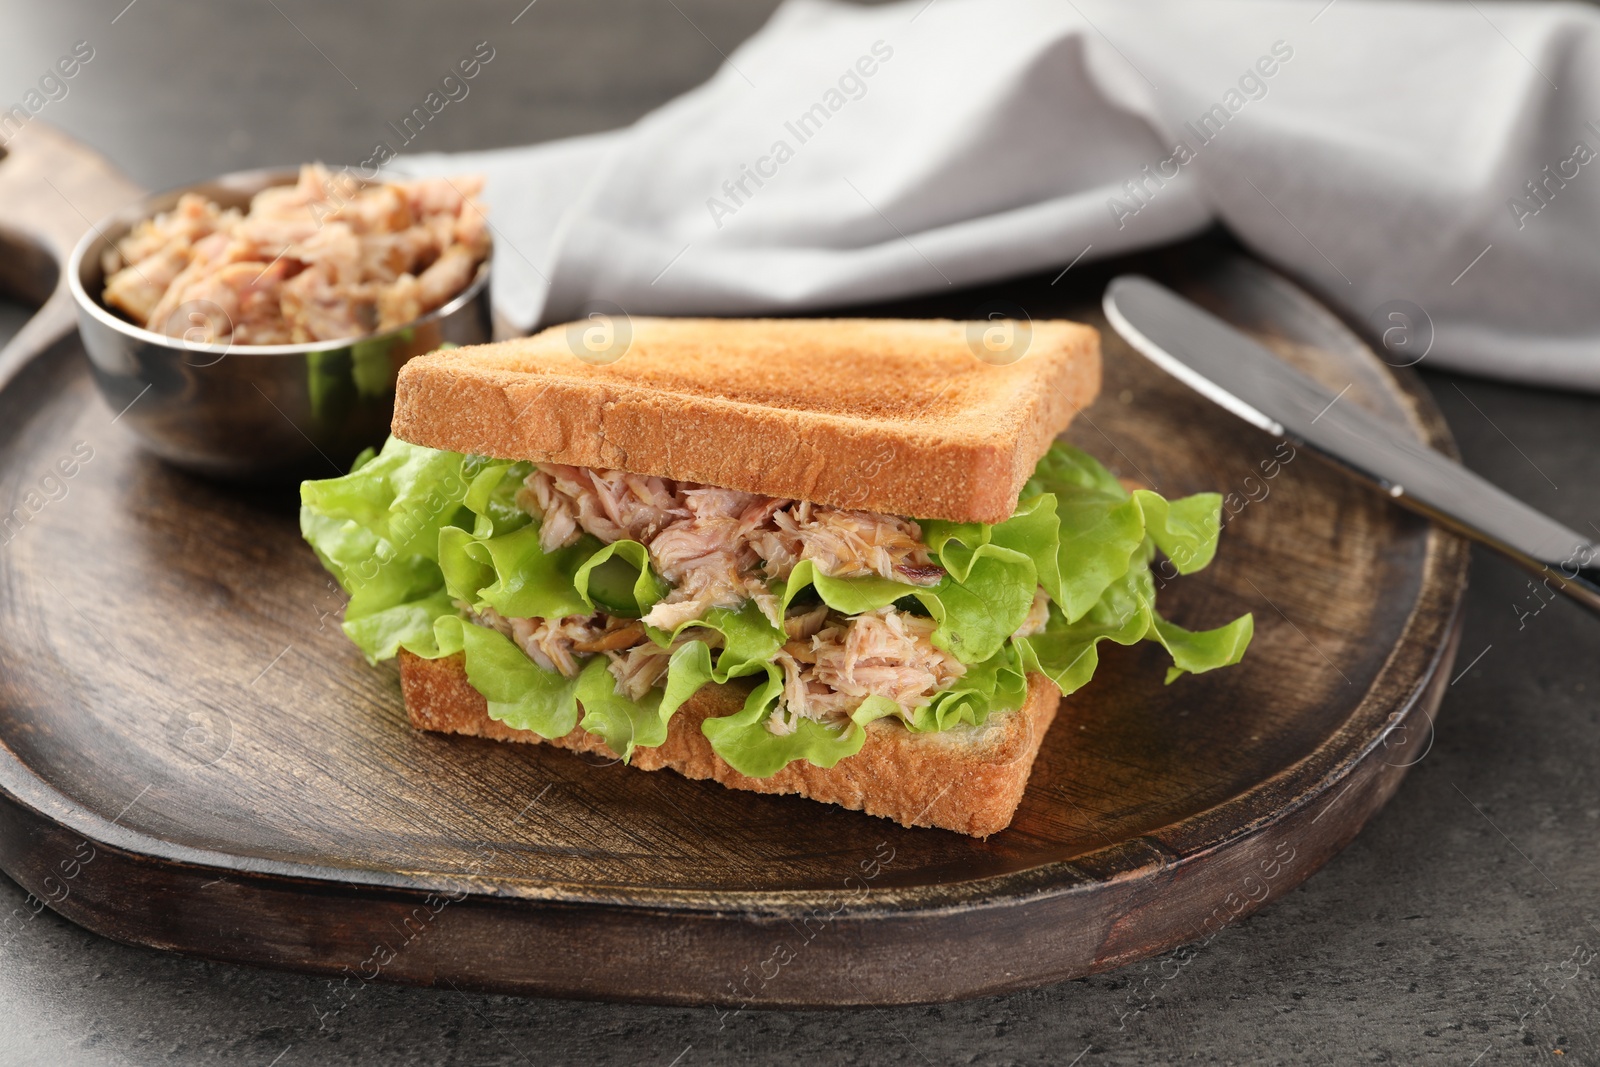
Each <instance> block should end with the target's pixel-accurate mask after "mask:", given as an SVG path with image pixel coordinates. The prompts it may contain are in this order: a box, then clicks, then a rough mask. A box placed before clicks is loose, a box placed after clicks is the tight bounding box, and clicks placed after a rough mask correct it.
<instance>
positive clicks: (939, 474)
mask: <svg viewBox="0 0 1600 1067" xmlns="http://www.w3.org/2000/svg"><path fill="white" fill-rule="evenodd" d="M608 328H609V330H610V332H609V333H607V329H608ZM1008 330H1010V331H1012V332H1011V333H1010V335H1009V336H1010V337H1011V342H1010V346H1009V347H1007V341H1006V338H1007V336H1008V335H1007V331H1008ZM608 338H609V341H608ZM991 346H993V347H991ZM580 355H581V356H582V357H585V358H580ZM613 357H615V359H614V361H611V362H601V360H612V359H613ZM1099 389H1100V339H1099V334H1097V333H1096V332H1095V331H1094V330H1093V329H1092V328H1090V327H1088V326H1083V325H1080V324H1078V323H1073V322H1064V321H1040V322H1034V323H1031V324H1029V323H1006V322H988V321H980V322H952V321H949V320H920V319H917V320H898V319H655V318H635V319H627V318H626V317H618V318H617V319H615V320H613V321H611V322H609V323H605V324H597V323H590V322H579V323H571V324H568V325H567V326H556V327H552V328H550V329H548V330H545V331H544V332H542V333H540V334H538V335H536V336H534V337H529V338H524V339H521V340H516V341H506V342H503V343H501V344H493V345H479V346H476V347H473V348H459V349H454V350H450V351H445V352H436V353H434V354H432V355H429V356H423V357H421V358H418V359H414V360H412V361H411V362H409V363H407V364H406V365H405V367H404V368H403V369H402V370H401V371H400V381H399V386H398V391H397V393H396V397H395V411H394V423H393V430H394V433H395V435H396V436H397V437H400V438H401V439H403V440H406V441H410V442H412V443H413V444H420V445H426V446H429V447H431V448H439V449H446V450H449V451H454V452H470V453H477V454H479V455H489V456H497V457H500V458H504V459H525V460H534V461H537V462H541V463H544V462H553V463H570V464H574V465H576V466H583V467H600V468H606V469H612V470H625V471H630V472H632V473H635V474H647V475H658V476H661V477H667V478H675V479H679V480H683V481H691V482H700V483H703V484H707V485H716V486H722V487H724V488H728V489H740V490H743V491H745V492H752V493H762V494H765V495H768V496H775V497H784V498H790V499H797V500H810V501H813V502H816V503H821V504H831V505H835V506H838V507H848V508H856V509H861V510H865V511H876V512H882V513H886V514H893V515H906V516H910V517H912V518H924V519H951V520H954V521H957V522H988V523H994V522H1001V521H1003V520H1005V519H1006V518H1007V517H1009V516H1010V515H1011V513H1012V510H1013V509H1014V508H1015V507H1016V503H1017V495H1018V493H1019V492H1020V491H1021V489H1022V485H1023V483H1024V482H1025V481H1027V479H1028V476H1029V475H1030V474H1031V473H1032V472H1033V468H1034V465H1035V464H1036V463H1037V462H1038V461H1039V457H1040V456H1042V455H1043V454H1044V452H1045V450H1046V449H1047V448H1049V446H1050V442H1051V440H1052V439H1053V438H1054V437H1055V436H1056V435H1057V434H1058V433H1060V432H1061V431H1062V430H1064V429H1066V427H1067V424H1068V423H1069V422H1070V421H1071V420H1072V417H1073V416H1074V415H1075V414H1076V413H1077V412H1078V410H1079V409H1080V408H1082V407H1084V406H1085V405H1087V404H1088V403H1089V402H1090V401H1092V400H1093V399H1094V397H1095V394H1096V393H1097V392H1098V391H1099Z"/></svg>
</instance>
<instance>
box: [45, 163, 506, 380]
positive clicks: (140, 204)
mask: <svg viewBox="0 0 1600 1067" xmlns="http://www.w3.org/2000/svg"><path fill="white" fill-rule="evenodd" d="M299 172H300V169H299V168H298V167H258V168H255V169H253V170H236V171H230V172H228V173H226V174H219V175H217V176H216V177H214V178H208V179H206V180H205V181H199V182H190V183H189V184H187V185H175V186H173V187H171V188H169V189H163V190H161V191H160V192H155V193H149V194H147V195H145V196H142V197H140V198H139V199H138V200H135V201H134V202H132V203H131V204H126V205H124V206H123V207H120V208H118V209H117V210H116V211H113V212H111V213H110V214H109V215H107V216H105V217H104V218H102V219H101V220H100V221H99V222H97V223H95V224H94V225H92V226H90V227H89V229H88V230H86V231H84V234H83V236H82V237H80V238H79V239H78V243H77V245H76V246H75V247H74V248H73V249H72V255H71V257H70V258H69V259H68V260H67V287H68V288H69V289H70V290H71V291H72V299H73V301H74V303H76V304H77V305H78V310H79V311H85V312H87V313H88V314H89V315H91V316H92V317H93V318H94V319H96V320H97V321H98V322H100V323H101V324H102V325H105V326H109V327H111V328H112V329H113V330H116V331H117V332H118V333H121V334H123V335H124V336H127V337H131V338H133V339H134V340H137V341H142V342H143V343H145V344H148V345H159V346H161V347H163V348H169V349H173V350H179V349H182V350H184V351H188V349H189V346H187V345H186V344H185V343H184V342H183V340H182V339H181V338H177V337H170V336H168V335H167V334H164V333H156V332H155V331H153V330H147V329H145V328H144V327H142V326H135V325H134V324H133V323H131V322H129V321H128V320H127V319H124V318H122V317H121V316H120V315H116V314H114V313H112V312H111V311H110V310H108V309H107V308H106V307H105V305H103V304H102V303H101V302H100V301H99V300H98V299H96V298H95V297H92V296H90V295H89V292H88V290H86V289H84V287H83V279H82V276H81V271H82V267H83V260H84V257H85V256H87V255H88V253H89V247H90V246H91V245H92V244H94V243H95V242H96V241H97V240H108V239H107V238H106V237H105V231H106V229H107V228H108V227H111V226H115V225H118V224H120V223H122V222H124V221H126V220H128V219H129V218H130V217H131V218H132V221H131V222H129V223H128V225H129V228H130V229H131V228H132V227H133V226H135V225H137V224H138V223H139V222H141V221H143V220H144V219H148V218H153V217H154V215H155V209H154V208H153V207H152V206H151V205H154V204H155V203H158V202H159V201H161V200H164V199H167V198H169V197H174V196H182V195H183V194H184V193H188V192H195V191H197V190H199V189H201V188H204V187H206V186H214V185H217V184H219V183H224V182H238V183H240V184H244V183H247V182H254V181H259V180H265V179H274V178H278V177H283V176H287V177H288V178H289V179H291V180H292V179H293V178H294V177H295V176H296V175H298V174H299ZM271 184H274V183H272V182H270V181H269V183H268V186H263V188H267V187H270V185H271ZM276 184H283V185H287V184H289V183H288V182H287V181H285V182H279V183H276ZM493 255H494V245H493V238H492V237H491V238H490V252H489V255H488V256H486V257H484V260H483V262H482V263H481V264H479V266H478V273H477V274H476V276H474V277H473V279H472V282H471V284H469V285H468V286H467V287H466V288H465V289H463V290H461V292H459V293H457V294H456V295H455V296H453V297H451V298H450V300H449V302H448V303H445V304H442V305H441V306H439V307H436V308H434V309H433V310H432V311H430V312H428V313H427V314H426V315H423V316H421V317H419V318H415V319H412V320H411V321H409V322H405V323H402V324H401V325H399V326H395V327H392V328H390V329H387V330H379V331H377V332H375V333H367V334H361V335H359V336H357V337H342V338H336V339H334V340H331V341H305V342H302V343H300V344H292V345H245V344H237V345H236V344H233V343H232V342H228V347H227V351H228V354H229V355H233V356H300V355H305V354H307V353H309V352H330V351H336V350H338V349H341V348H349V347H351V346H352V345H358V344H366V343H368V342H370V341H375V340H378V339H380V338H384V337H391V336H393V335H395V334H397V333H400V332H401V331H403V330H410V329H413V328H415V327H417V326H420V325H422V324H424V323H429V322H433V321H435V320H437V319H443V318H447V317H448V316H450V315H453V314H455V313H456V312H457V311H459V310H461V309H462V308H463V307H465V306H466V305H467V304H469V303H471V302H472V301H473V300H474V299H476V298H477V296H478V295H479V294H480V293H481V292H482V291H483V289H484V287H485V286H486V285H488V284H489V268H490V264H491V262H492V261H493Z"/></svg>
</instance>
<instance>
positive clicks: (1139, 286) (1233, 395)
mask: <svg viewBox="0 0 1600 1067" xmlns="http://www.w3.org/2000/svg"><path fill="white" fill-rule="evenodd" d="M1103 305H1104V308H1105V313H1106V318H1107V319H1109V320H1110V322H1111V325H1112V326H1113V327H1114V328H1115V329H1116V331H1117V332H1118V333H1119V334H1121V335H1122V337H1123V338H1124V339H1125V340H1126V341H1127V342H1128V343H1129V344H1130V345H1132V346H1133V347H1134V348H1135V349H1137V350H1138V351H1139V353H1140V354H1142V355H1143V356H1145V357H1146V358H1147V359H1149V360H1150V361H1151V362H1152V363H1154V364H1155V365H1156V366H1158V367H1160V368H1161V369H1162V370H1164V371H1166V372H1167V373H1168V374H1171V375H1172V376H1173V377H1175V378H1177V379H1178V380H1179V381H1181V382H1183V383H1184V384H1185V385H1188V386H1189V387H1190V388H1192V389H1194V390H1195V391H1196V392H1198V393H1200V394H1201V395H1202V396H1205V397H1206V398H1208V399H1210V400H1212V401H1214V402H1216V403H1217V404H1219V405H1221V406H1222V407H1224V408H1226V409H1227V410H1229V411H1231V412H1233V413H1234V414H1235V415H1237V416H1239V417H1240V418H1242V419H1244V420H1245V421H1246V422H1249V423H1251V424H1252V425H1254V426H1257V427H1259V428H1261V429H1263V430H1265V431H1266V432H1268V433H1270V434H1273V435H1274V436H1279V437H1285V438H1288V439H1289V440H1291V441H1293V442H1295V443H1296V444H1300V445H1304V446H1306V447H1307V448H1309V449H1310V450H1312V451H1313V452H1316V453H1319V454H1321V455H1322V456H1324V457H1326V458H1328V459H1331V460H1333V461H1334V462H1335V463H1336V464H1337V465H1339V466H1341V467H1343V468H1345V469H1346V470H1347V471H1350V472H1351V473H1354V474H1355V475H1357V476H1358V477H1360V478H1362V479H1363V480H1365V481H1367V482H1369V483H1371V484H1372V485H1373V486H1375V487H1376V488H1378V489H1379V490H1381V491H1383V492H1384V493H1386V494H1387V495H1388V496H1390V497H1391V498H1393V499H1394V501H1395V502H1396V503H1398V504H1401V505H1403V506H1405V507H1408V508H1410V509H1412V510H1413V511H1417V512H1420V513H1422V514H1424V515H1426V516H1428V517H1429V518H1431V519H1433V520H1435V521H1437V522H1439V523H1441V524H1443V525H1445V526H1448V527H1450V528H1451V529H1454V530H1456V531H1457V532H1459V533H1462V534H1464V535H1466V536H1467V537H1470V538H1472V539H1474V540H1476V541H1479V542H1481V543H1483V544H1485V545H1487V546H1489V547H1491V548H1494V549H1496V550H1498V551H1499V552H1501V553H1503V554H1505V555H1506V556H1508V557H1509V558H1511V559H1512V560H1513V561H1515V562H1517V563H1518V564H1520V565H1522V566H1523V567H1525V568H1527V569H1528V570H1529V571H1531V572H1533V573H1534V574H1536V575H1538V576H1540V577H1542V578H1544V579H1545V581H1546V583H1547V584H1548V585H1549V586H1550V587H1551V588H1552V589H1557V590H1560V591H1561V592H1564V593H1566V594H1567V595H1569V596H1571V597H1573V598H1574V599H1576V600H1578V601H1579V602H1580V603H1582V604H1584V605H1585V606H1586V607H1588V608H1590V609H1591V610H1593V611H1596V612H1600V569H1597V568H1595V567H1594V566H1593V564H1595V563H1596V561H1597V559H1600V546H1597V545H1596V544H1595V543H1594V542H1593V541H1591V540H1590V539H1588V538H1586V537H1583V536H1582V535H1580V534H1578V533H1576V532H1574V531H1573V530H1571V529H1569V528H1567V527H1566V526H1564V525H1562V524H1561V523H1559V522H1557V521H1555V520H1554V519H1552V518H1550V517H1549V516H1547V515H1545V514H1543V513H1541V512H1539V511H1538V510H1536V509H1534V508H1532V507H1530V506H1529V505H1527V504H1525V503H1523V502H1522V501H1520V500H1518V499H1517V498H1516V497H1514V496H1512V495H1510V494H1509V493H1506V492H1504V491H1503V490H1501V489H1499V488H1498V487H1496V486H1494V485H1492V484H1490V483H1489V482H1487V481H1485V480H1484V479H1483V478H1481V477H1479V476H1478V475H1476V474H1474V473H1472V472H1471V471H1469V470H1467V469H1466V468H1465V467H1463V466H1461V465H1460V464H1459V463H1456V462H1455V461H1453V460H1451V459H1450V458H1448V457H1446V456H1443V455H1441V454H1440V453H1438V452H1435V451H1434V450H1432V449H1431V448H1428V447H1427V446H1425V445H1423V444H1421V443H1420V442H1418V441H1417V440H1416V439H1415V438H1413V437H1411V436H1409V435H1408V434H1407V433H1406V432H1405V431H1404V430H1403V429H1402V428H1400V427H1398V426H1396V425H1393V424H1391V423H1389V422H1386V421H1385V420H1383V419H1380V418H1378V417H1377V416H1375V415H1373V414H1371V413H1370V412H1368V411H1366V410H1365V409H1363V408H1360V407H1357V406H1356V405H1355V404H1353V403H1351V402H1350V401H1349V400H1347V399H1345V394H1344V392H1343V391H1339V392H1335V391H1334V390H1331V389H1328V388H1326V387H1324V386H1323V385H1322V384H1321V383H1319V382H1316V381H1314V380H1313V379H1311V378H1309V377H1307V376H1306V375H1305V374H1302V373H1301V372H1300V371H1298V370H1296V369H1295V368H1293V367H1291V366H1289V365H1288V364H1287V363H1285V362H1283V361H1282V360H1281V359H1279V358H1278V357H1277V356H1275V355H1273V354H1272V352H1271V351H1270V350H1268V349H1267V348H1266V347H1264V346H1263V345H1261V344H1259V343H1258V342H1256V341H1254V340H1252V339H1251V338H1249V337H1247V336H1245V335H1244V334H1242V333H1240V332H1239V331H1238V330H1236V329H1234V328H1233V327H1232V326H1230V325H1228V324H1227V323H1225V322H1223V321H1222V320H1221V319H1219V318H1217V317H1216V316H1215V315H1212V314H1211V313H1210V312H1208V311H1206V310H1204V309H1203V308H1200V307H1199V306H1197V305H1195V304H1193V303H1191V302H1190V301H1188V300H1186V299H1184V298H1183V297H1181V296H1179V295H1178V294H1177V293H1174V292H1173V291H1172V290H1170V289H1167V288H1166V287H1164V286H1162V285H1159V284H1157V283H1156V282H1153V281H1151V280H1150V279H1149V278H1145V277H1143V276H1140V275H1134V274H1125V275H1122V276H1121V277H1118V278H1116V279H1114V280H1113V281H1112V282H1111V284H1110V285H1109V286H1107V288H1106V292H1105V298H1104V301H1103ZM1346 389H1348V386H1347V387H1346Z"/></svg>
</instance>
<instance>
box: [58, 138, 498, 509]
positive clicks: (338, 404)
mask: <svg viewBox="0 0 1600 1067" xmlns="http://www.w3.org/2000/svg"><path fill="white" fill-rule="evenodd" d="M298 173H299V172H298V170H296V169H275V170H256V171H242V172H239V173H236V174H226V175H223V176H222V177H220V178H216V179H213V180H212V181H209V182H202V183H200V184H198V185H191V186H186V187H184V188H182V189H173V190H169V191H167V192H164V193H157V194H155V195H153V196H150V197H147V198H145V199H144V200H141V201H139V202H138V203H135V204H132V205H130V206H128V207H126V208H124V209H122V210H121V211H118V212H117V213H116V214H114V215H112V216H111V217H110V218H108V219H106V220H105V221H103V222H101V223H100V224H99V225H98V226H96V227H94V228H93V229H91V230H90V231H89V232H88V233H87V234H85V235H84V237H83V239H82V240H81V241H79V242H78V246H77V248H76V249H74V250H73V253H72V259H71V262H70V264H69V265H68V268H67V282H68V285H69V286H70V288H71V289H72V296H73V299H74V300H75V301H76V302H77V305H78V327H79V330H80V332H81V333H82V335H83V345H84V348H85V349H86V350H87V351H88V353H89V359H90V363H91V366H92V369H93V374H94V380H95V384H96V385H97V386H99V388H100V392H101V393H102V395H104V396H105V399H106V402H107V403H108V404H109V405H110V406H111V410H112V411H113V412H116V413H118V414H117V416H116V421H118V422H121V423H122V424H123V425H125V426H127V427H128V428H129V429H131V430H132V431H133V433H134V434H135V435H136V436H137V437H138V438H139V440H140V442H141V443H142V444H143V445H144V447H145V448H147V449H149V450H150V451H151V452H153V453H155V454H156V455H157V456H160V457H161V458H162V459H165V460H167V461H168V462H171V463H173V464H176V465H177V466H179V467H183V468H185V469H187V470H191V471H194V472H196V473H199V474H204V475H208V476H211V477H214V478H223V479H231V480H245V481H268V480H279V479H293V478H301V477H308V476H315V477H328V476H329V475H330V474H333V473H343V472H344V471H345V470H346V469H347V468H348V467H349V464H350V461H351V460H352V459H353V458H354V457H355V455H356V454H357V453H358V452H360V451H361V450H362V449H363V448H366V447H367V446H368V445H378V444H381V443H382V442H383V440H384V438H385V437H386V436H387V435H388V433H389V421H390V418H391V417H392V415H393V413H394V383H395V376H396V374H397V373H398V372H399V370H400V367H401V365H403V364H404V363H405V362H406V361H407V360H409V359H410V358H411V357H412V356H418V355H422V354H423V353H425V352H431V351H433V350H434V349H436V348H438V347H439V346H440V345H443V344H445V343H447V342H451V343H455V344H458V345H470V344H482V343H484V342H487V341H489V340H491V339H492V337H491V334H492V331H493V327H492V322H491V316H490V308H489V261H488V260H487V259H486V260H485V261H484V263H483V265H482V266H481V267H479V268H478V274H477V277H476V278H474V279H473V282H472V284H471V285H470V286H468V287H467V288H466V290H464V291H463V292H462V293H461V294H460V295H458V296H456V297H455V298H454V299H453V300H451V301H450V302H449V303H448V304H446V305H444V306H443V307H441V308H439V309H437V310H435V311H432V312H430V313H429V314H427V315H424V316H423V317H422V318H420V319H417V320H416V321H414V322H411V323H408V324H406V325H405V326H402V327H399V328H397V329H392V330H387V331H384V332H382V333H374V334H371V335H368V336H366V337H361V338H357V339H352V340H344V341H331V342H330V341H318V342H312V343H309V344H298V345H232V344H227V343H222V342H207V341H206V340H205V339H204V334H200V335H196V336H195V337H194V339H184V338H178V337H168V336H166V335H163V334H158V333H154V332H152V331H150V330H146V329H143V328H142V327H139V326H135V325H134V324H133V323H131V322H129V321H127V320H126V319H124V318H122V317H121V316H119V315H117V314H116V313H114V312H112V311H111V310H109V309H108V308H107V307H106V306H105V305H104V304H103V303H102V302H101V300H100V293H101V291H102V290H103V289H104V283H105V275H104V271H103V270H102V268H101V254H102V253H103V252H104V251H105V250H106V249H107V248H109V247H111V246H112V245H114V244H115V243H116V242H117V241H118V240H119V239H121V238H122V237H123V236H124V235H125V234H126V233H127V232H128V231H129V230H130V229H132V228H133V227H134V226H135V225H137V224H138V223H139V222H140V221H142V220H144V219H147V218H150V217H151V216H153V215H156V214H158V213H160V212H163V211H167V210H170V209H171V208H173V207H174V206H175V205H176V204H177V202H178V198H179V197H180V196H182V195H183V194H184V193H198V194H200V195H201V196H204V197H206V198H208V199H210V200H213V201H215V202H217V203H218V204H221V205H222V206H223V207H224V208H228V207H238V208H240V209H244V208H246V207H248V205H249V202H250V198H251V197H253V196H255V194H256V193H258V192H260V191H261V190H263V189H266V188H268V187H270V186H274V185H288V184H291V183H293V182H294V181H295V180H296V178H297V176H298ZM218 310H219V311H220V309H218ZM194 313H195V314H196V315H198V316H201V317H202V318H204V316H205V314H206V312H205V310H204V309H196V310H195V312H194Z"/></svg>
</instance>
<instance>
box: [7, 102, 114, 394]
mask: <svg viewBox="0 0 1600 1067" xmlns="http://www.w3.org/2000/svg"><path fill="white" fill-rule="evenodd" d="M143 195H144V191H143V190H141V189H140V188H139V187H138V186H137V185H135V184H134V183H133V182H132V181H130V180H128V178H127V177H126V176H124V175H123V174H122V173H121V172H120V171H118V170H117V169H116V168H115V167H113V166H112V165H111V164H110V163H109V162H107V160H106V159H105V157H103V156H101V155H100V154H99V153H98V152H96V151H94V150H93V149H91V148H89V147H87V146H86V145H82V144H80V143H78V142H77V141H75V140H73V139H72V138H71V137H68V136H67V135H66V134H64V133H62V132H61V131H60V130H57V129H54V128H53V127H51V126H49V125H47V124H45V123H43V122H30V123H29V124H28V125H27V126H24V127H23V128H22V129H21V130H20V131H18V133H17V135H16V136H15V137H14V138H12V139H11V140H10V141H8V142H6V145H5V147H4V148H3V149H0V289H4V290H5V291H6V292H8V293H10V294H13V295H15V296H17V297H20V298H21V299H23V300H26V301H28V302H30V303H38V304H40V305H41V306H40V308H39V311H38V312H37V313H36V314H35V315H34V316H33V318H31V319H29V320H28V322H27V324H26V325H25V326H23V328H22V329H21V330H20V331H18V333H17V335H16V336H15V337H13V338H12V339H11V341H10V343H8V344H7V345H6V346H5V347H4V348H0V385H4V384H5V383H6V382H7V381H8V380H9V379H10V378H11V377H12V375H14V374H15V373H16V372H17V371H18V370H20V369H21V368H22V366H23V365H24V364H26V363H27V362H28V361H29V360H31V359H32V358H33V357H34V356H37V355H38V354H39V353H41V352H43V351H44V350H45V349H47V348H49V347H50V346H51V345H52V344H54V343H55V342H56V341H59V340H60V339H61V338H62V337H64V336H65V335H66V334H67V333H68V332H69V331H70V330H71V329H72V324H73V322H74V321H75V319H76V313H75V311H74V309H73V306H72V294H71V293H69V292H68V291H67V280H66V267H67V260H68V259H69V258H70V257H71V255H72V249H73V247H74V246H75V245H76V244H77V243H78V239H79V238H80V237H82V236H83V234H84V231H86V230H88V229H89V228H90V227H92V226H93V225H94V224H95V223H96V222H98V221H99V220H100V219H101V218H104V217H105V216H106V215H107V214H109V213H111V212H112V211H115V210H116V209H117V208H119V207H122V206H123V205H124V204H127V203H129V202H130V201H133V200H135V199H137V198H139V197H140V196H143Z"/></svg>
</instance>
